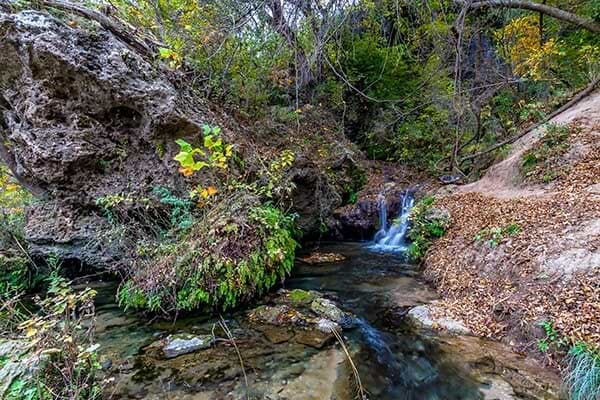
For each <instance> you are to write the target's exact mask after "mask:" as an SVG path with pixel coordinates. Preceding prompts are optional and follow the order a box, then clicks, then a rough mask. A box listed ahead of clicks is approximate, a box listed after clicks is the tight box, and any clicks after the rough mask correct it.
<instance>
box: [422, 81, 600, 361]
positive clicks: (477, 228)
mask: <svg viewBox="0 0 600 400" xmlns="http://www.w3.org/2000/svg"><path fill="white" fill-rule="evenodd" d="M552 122H553V123H555V124H563V126H565V128H564V129H568V132H569V135H568V137H567V138H566V139H565V142H564V143H563V144H562V145H563V146H564V151H563V152H562V153H561V154H560V155H559V156H554V158H553V159H550V160H547V161H546V162H545V163H544V165H543V166H536V168H542V169H544V171H542V172H543V173H542V174H541V175H540V176H545V177H550V178H545V179H537V178H536V176H535V174H534V175H533V177H532V176H531V174H530V177H527V174H526V173H525V172H524V170H523V169H524V167H523V162H524V159H525V157H526V156H527V154H530V153H531V152H536V151H540V149H542V146H544V144H543V138H544V135H545V132H546V129H547V128H541V129H539V130H537V131H534V132H532V133H531V134H529V135H527V136H525V137H524V138H523V139H522V140H521V141H520V142H519V143H516V144H515V145H514V146H513V148H512V151H511V154H510V155H509V157H508V158H507V159H505V160H504V161H502V162H501V163H499V164H497V165H495V166H494V167H492V168H491V169H490V170H489V172H488V173H487V175H486V176H484V177H483V178H482V179H481V180H480V181H478V182H476V183H474V184H471V185H467V186H464V187H461V188H456V189H455V190H454V191H453V193H452V194H448V195H445V196H442V197H440V198H439V200H438V202H437V204H438V205H439V206H442V207H445V208H447V209H448V210H449V211H450V212H451V214H452V226H451V228H450V230H449V232H448V233H447V234H446V235H445V236H444V237H443V238H442V239H440V240H439V241H438V242H437V243H436V244H435V245H434V246H433V248H432V250H431V251H430V252H429V254H428V256H427V259H426V262H425V265H426V276H427V277H428V279H430V280H431V281H432V282H433V283H434V284H435V285H436V286H437V288H438V289H439V291H440V292H441V293H442V295H443V296H444V300H443V301H442V303H443V305H444V306H445V307H444V309H445V312H446V313H447V314H448V315H449V316H451V317H454V318H459V319H462V320H463V321H464V322H465V324H466V325H467V326H468V327H469V328H471V329H472V330H473V332H475V333H476V334H479V335H482V336H487V337H494V338H503V339H507V340H510V341H511V342H512V343H513V344H518V345H519V347H521V348H522V349H523V350H531V349H534V348H535V347H536V343H537V339H540V338H543V337H544V332H543V330H541V328H540V326H539V324H540V322H544V321H546V322H551V323H552V324H553V326H554V328H555V329H556V330H557V331H558V332H559V333H560V334H561V335H565V336H567V337H569V338H571V339H572V340H573V341H579V340H584V341H586V342H588V343H590V344H593V345H600V141H599V139H600V93H598V92H596V93H595V94H593V95H591V96H590V97H588V98H586V99H584V100H583V101H581V102H580V103H578V104H577V105H575V106H574V107H572V108H571V109H569V110H568V111H566V112H565V113H563V114H561V115H559V116H558V117H557V118H555V120H553V121H552ZM544 180H545V181H546V182H544Z"/></svg>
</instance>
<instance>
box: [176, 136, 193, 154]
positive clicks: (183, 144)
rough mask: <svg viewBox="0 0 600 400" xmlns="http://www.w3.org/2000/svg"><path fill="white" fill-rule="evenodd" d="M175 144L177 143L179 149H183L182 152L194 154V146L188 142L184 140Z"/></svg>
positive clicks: (178, 140)
mask: <svg viewBox="0 0 600 400" xmlns="http://www.w3.org/2000/svg"><path fill="white" fill-rule="evenodd" d="M175 143H177V144H178V145H179V147H181V151H185V152H188V153H191V152H192V145H191V144H189V143H188V142H186V141H185V140H183V139H177V140H176V141H175Z"/></svg>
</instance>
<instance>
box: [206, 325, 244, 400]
mask: <svg viewBox="0 0 600 400" xmlns="http://www.w3.org/2000/svg"><path fill="white" fill-rule="evenodd" d="M219 319H220V321H219V325H220V326H221V329H223V331H224V332H225V334H226V335H227V337H228V338H229V340H230V341H231V343H232V344H233V347H234V348H235V352H236V353H237V356H238V360H239V361H240V366H241V367H242V374H244V382H245V383H246V399H247V400H250V396H249V394H248V388H249V387H250V385H249V384H248V376H247V375H246V368H245V367H244V360H243V359H242V354H241V353H240V349H238V347H237V344H236V343H235V338H234V337H233V335H232V334H231V331H230V330H229V328H228V327H227V324H226V323H225V320H224V319H223V316H222V315H219ZM213 336H214V333H213Z"/></svg>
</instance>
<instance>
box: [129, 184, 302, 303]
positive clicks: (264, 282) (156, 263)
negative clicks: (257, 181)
mask: <svg viewBox="0 0 600 400" xmlns="http://www.w3.org/2000/svg"><path fill="white" fill-rule="evenodd" d="M292 225H293V221H292V219H291V218H290V217H287V216H285V215H284V214H283V213H282V212H281V211H280V210H279V209H277V208H275V207H273V206H271V205H265V204H262V203H260V201H259V200H258V198H257V197H256V196H253V195H250V194H247V193H242V194H239V193H238V194H236V195H235V196H232V197H230V198H228V199H225V200H224V201H222V202H220V203H219V204H217V205H215V206H214V207H213V208H212V209H211V210H210V211H208V212H207V213H206V215H205V216H204V217H203V218H202V219H200V220H199V221H197V222H196V223H195V224H194V225H193V226H191V227H190V229H189V230H188V231H186V233H185V235H184V236H183V237H180V238H178V239H177V240H176V241H175V242H173V243H163V244H161V245H159V246H158V247H157V248H156V250H155V251H153V252H149V254H147V255H146V256H145V257H143V258H140V259H138V260H137V261H136V262H135V263H134V266H133V267H132V268H131V271H130V273H129V276H128V278H127V279H126V281H125V282H124V284H123V285H122V286H121V288H120V290H119V294H118V297H119V302H120V304H121V305H123V306H124V307H126V308H128V307H132V308H139V309H146V310H150V311H153V312H160V313H172V312H176V311H179V310H194V309H202V308H211V309H228V308H232V307H235V306H237V305H239V304H242V303H244V302H247V301H249V300H250V299H253V298H254V297H256V296H258V295H261V294H263V293H264V292H265V291H267V290H268V289H270V288H271V287H273V286H274V285H275V284H277V283H278V282H281V281H282V280H283V279H284V278H285V276H286V275H287V274H289V272H290V271H291V269H292V266H293V264H294V254H295V249H296V242H295V240H294V239H293V236H292V229H293V226H292Z"/></svg>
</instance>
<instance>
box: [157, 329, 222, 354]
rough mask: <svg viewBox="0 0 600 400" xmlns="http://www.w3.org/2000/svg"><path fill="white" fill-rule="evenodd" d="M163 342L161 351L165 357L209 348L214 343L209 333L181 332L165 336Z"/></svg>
mask: <svg viewBox="0 0 600 400" xmlns="http://www.w3.org/2000/svg"><path fill="white" fill-rule="evenodd" d="M164 343H165V345H164V346H163V348H162V351H163V353H164V355H165V357H166V358H175V357H178V356H181V355H183V354H188V353H193V352H195V351H198V350H202V349H207V348H209V347H210V346H212V344H213V343H214V338H213V337H212V336H211V335H191V334H187V333H181V334H176V335H169V336H167V338H166V339H164Z"/></svg>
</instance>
